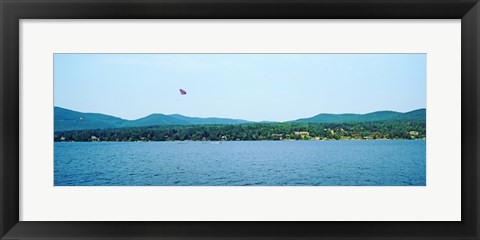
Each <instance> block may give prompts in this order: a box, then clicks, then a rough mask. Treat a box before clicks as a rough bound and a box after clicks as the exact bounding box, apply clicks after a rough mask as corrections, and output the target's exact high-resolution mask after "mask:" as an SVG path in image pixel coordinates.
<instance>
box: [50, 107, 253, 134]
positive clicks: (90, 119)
mask: <svg viewBox="0 0 480 240" xmlns="http://www.w3.org/2000/svg"><path fill="white" fill-rule="evenodd" d="M54 120H55V124H54V130H55V131H69V130H86V129H107V128H124V127H146V126H160V125H193V124H240V123H249V121H246V120H239V119H229V118H196V117H186V116H183V115H179V114H172V115H165V114H151V115H149V116H146V117H144V118H139V119H136V120H126V119H122V118H118V117H114V116H109V115H105V114H99V113H82V112H76V111H73V110H69V109H65V108H61V107H55V108H54Z"/></svg>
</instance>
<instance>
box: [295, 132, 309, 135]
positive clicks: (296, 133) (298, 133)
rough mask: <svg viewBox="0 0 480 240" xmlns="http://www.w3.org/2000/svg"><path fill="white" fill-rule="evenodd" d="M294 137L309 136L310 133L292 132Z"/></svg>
mask: <svg viewBox="0 0 480 240" xmlns="http://www.w3.org/2000/svg"><path fill="white" fill-rule="evenodd" d="M294 133H295V135H303V136H309V135H310V133H309V132H294Z"/></svg>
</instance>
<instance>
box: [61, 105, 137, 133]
mask: <svg viewBox="0 0 480 240" xmlns="http://www.w3.org/2000/svg"><path fill="white" fill-rule="evenodd" d="M54 121H55V124H54V130H55V131H68V130H85V129H105V128H116V127H118V126H121V125H122V124H124V123H125V122H127V121H128V120H125V119H121V118H118V117H112V116H109V115H104V114H99V113H82V112H75V111H72V110H68V109H65V108H60V107H55V108H54Z"/></svg>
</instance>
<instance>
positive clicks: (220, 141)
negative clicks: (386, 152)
mask: <svg viewBox="0 0 480 240" xmlns="http://www.w3.org/2000/svg"><path fill="white" fill-rule="evenodd" d="M400 140H401V141H426V140H427V139H426V138H422V139H403V138H398V139H319V140H317V139H309V140H294V139H293V140H219V141H214V140H207V141H194V140H184V141H180V140H174V141H53V142H55V143H57V142H69V143H73V142H78V143H89V142H99V143H100V142H106V143H112V142H113V143H115V142H118V143H133V142H179V143H180V142H203V143H208V142H213V143H222V142H309V141H319V142H321V141H400Z"/></svg>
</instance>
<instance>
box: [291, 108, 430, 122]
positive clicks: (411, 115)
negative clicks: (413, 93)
mask: <svg viewBox="0 0 480 240" xmlns="http://www.w3.org/2000/svg"><path fill="white" fill-rule="evenodd" d="M386 120H397V121H415V120H426V109H425V108H422V109H417V110H414V111H411V112H406V113H400V112H394V111H379V112H372V113H367V114H353V113H347V114H327V113H322V114H318V115H316V116H313V117H311V118H302V119H298V120H294V121H292V122H299V123H351V122H374V121H386Z"/></svg>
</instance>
